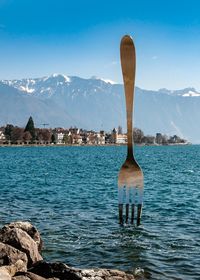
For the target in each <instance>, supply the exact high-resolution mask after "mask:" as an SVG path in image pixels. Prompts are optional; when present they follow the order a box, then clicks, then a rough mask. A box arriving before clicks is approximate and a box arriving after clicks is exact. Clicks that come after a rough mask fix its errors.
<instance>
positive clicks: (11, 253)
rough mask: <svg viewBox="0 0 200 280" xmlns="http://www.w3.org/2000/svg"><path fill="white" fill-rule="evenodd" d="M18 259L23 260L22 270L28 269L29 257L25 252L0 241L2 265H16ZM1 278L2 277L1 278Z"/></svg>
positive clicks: (0, 263)
mask: <svg viewBox="0 0 200 280" xmlns="http://www.w3.org/2000/svg"><path fill="white" fill-rule="evenodd" d="M18 260H21V261H22V263H23V267H21V271H26V270H27V263H28V259H27V256H26V254H25V253H23V252H21V251H20V250H18V249H16V248H14V247H12V246H10V245H8V244H4V243H1V242H0V265H1V266H2V265H3V266H5V265H6V266H9V265H11V264H13V265H15V264H16V263H17V261H18ZM0 279H1V278H0Z"/></svg>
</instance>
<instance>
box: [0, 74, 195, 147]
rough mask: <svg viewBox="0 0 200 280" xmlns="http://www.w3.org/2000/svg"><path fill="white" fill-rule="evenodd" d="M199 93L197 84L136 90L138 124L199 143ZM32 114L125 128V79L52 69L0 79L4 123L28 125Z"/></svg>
mask: <svg viewBox="0 0 200 280" xmlns="http://www.w3.org/2000/svg"><path fill="white" fill-rule="evenodd" d="M199 107H200V93H199V92H197V91H196V90H195V89H194V88H186V89H182V90H176V91H171V90H167V89H160V90H158V91H150V90H142V89H140V88H137V87H136V90H135V113H134V123H135V126H137V127H140V128H141V129H142V130H143V131H144V132H145V134H155V133H156V132H161V133H166V134H170V135H172V134H178V135H179V136H181V137H185V138H186V139H188V140H189V141H191V142H196V143H197V142H198V143H200V130H199V125H198V123H197V120H198V119H199V118H200V111H199ZM30 115H32V117H33V119H34V121H35V123H36V126H40V125H41V124H42V123H48V124H49V126H50V127H58V126H62V127H69V126H78V127H82V128H86V129H95V130H100V129H104V130H106V131H108V130H109V131H110V130H111V129H112V128H113V127H117V126H118V125H122V127H123V128H124V130H125V129H126V119H125V116H126V115H125V100H124V90H123V85H121V84H116V83H114V82H113V81H110V80H105V79H100V78H97V77H92V78H90V79H83V78H80V77H74V76H65V75H61V74H53V75H51V76H48V77H42V78H35V79H22V80H2V81H0V125H5V124H6V123H13V124H15V125H20V126H24V125H25V124H26V122H27V119H28V118H29V116H30Z"/></svg>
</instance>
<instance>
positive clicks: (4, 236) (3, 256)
mask: <svg viewBox="0 0 200 280" xmlns="http://www.w3.org/2000/svg"><path fill="white" fill-rule="evenodd" d="M42 246H43V242H42V239H41V236H40V233H39V232H38V230H37V229H36V228H35V227H34V226H33V225H31V224H30V223H29V222H14V223H10V224H8V225H5V226H4V227H3V228H2V229H1V230H0V280H45V279H48V280H87V279H88V280H134V279H135V278H134V276H133V275H131V274H126V273H125V272H123V271H119V270H112V269H98V268H96V269H77V268H73V267H69V266H68V265H66V264H64V263H60V262H56V263H50V262H46V261H45V260H44V259H43V257H42V255H41V251H42Z"/></svg>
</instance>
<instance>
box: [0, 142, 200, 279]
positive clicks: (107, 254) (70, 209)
mask: <svg viewBox="0 0 200 280" xmlns="http://www.w3.org/2000/svg"><path fill="white" fill-rule="evenodd" d="M125 153H126V148H125V147H26V148H23V147H16V148H15V147H7V148H6V147H1V148H0V226H3V225H4V224H5V223H9V222H11V221H15V220H28V221H30V222H31V223H33V224H34V225H35V226H36V227H37V228H38V229H39V231H40V232H41V233H42V238H43V240H44V244H45V248H44V251H43V256H44V257H45V258H46V259H47V260H51V261H63V262H65V263H67V264H69V265H72V266H76V267H84V268H86V267H87V268H89V267H104V268H117V269H122V270H125V271H128V272H132V273H134V271H135V269H136V268H137V267H139V268H141V269H143V270H144V273H143V276H142V277H141V278H139V279H159V280H165V279H185V280H186V279H187V280H188V279H192V280H195V279H198V280H199V279H200V146H198V145H197V146H172V147H169V146H166V147H164V146H163V147H136V151H135V153H136V158H137V160H138V162H139V164H140V165H141V167H142V169H143V171H144V178H145V192H144V208H143V215H142V225H141V226H140V227H138V228H135V227H134V226H124V227H121V226H119V225H118V200H117V174H118V171H119V169H120V166H121V164H122V162H123V161H124V159H125Z"/></svg>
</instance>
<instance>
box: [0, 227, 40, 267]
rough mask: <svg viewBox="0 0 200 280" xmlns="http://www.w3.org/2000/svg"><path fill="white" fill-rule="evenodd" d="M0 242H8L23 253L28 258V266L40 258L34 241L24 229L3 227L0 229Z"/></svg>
mask: <svg viewBox="0 0 200 280" xmlns="http://www.w3.org/2000/svg"><path fill="white" fill-rule="evenodd" d="M0 242H3V243H5V244H8V245H10V246H12V247H14V248H16V249H18V250H20V251H22V252H24V253H26V255H27V258H28V267H30V266H31V265H32V264H34V263H35V262H37V261H40V260H42V256H41V255H40V253H39V251H38V246H37V244H36V242H35V241H34V240H33V239H32V238H31V237H30V235H29V234H28V233H26V231H24V230H22V229H20V228H10V227H8V226H5V227H3V228H2V229H1V230H0Z"/></svg>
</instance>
